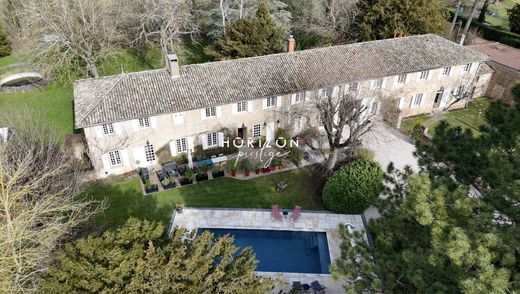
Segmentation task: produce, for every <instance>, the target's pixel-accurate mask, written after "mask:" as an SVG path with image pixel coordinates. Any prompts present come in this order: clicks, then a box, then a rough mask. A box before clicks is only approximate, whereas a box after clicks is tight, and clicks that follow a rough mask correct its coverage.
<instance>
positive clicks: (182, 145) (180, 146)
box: [176, 138, 188, 153]
mask: <svg viewBox="0 0 520 294" xmlns="http://www.w3.org/2000/svg"><path fill="white" fill-rule="evenodd" d="M176 143H177V153H182V152H187V151H188V144H187V142H186V138H182V139H177V141H176Z"/></svg>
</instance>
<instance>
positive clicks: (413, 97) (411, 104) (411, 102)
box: [410, 95, 415, 108]
mask: <svg viewBox="0 0 520 294" xmlns="http://www.w3.org/2000/svg"><path fill="white" fill-rule="evenodd" d="M414 99H415V95H414V96H412V99H410V108H412V107H413V100H414Z"/></svg>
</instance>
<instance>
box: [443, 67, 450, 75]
mask: <svg viewBox="0 0 520 294" xmlns="http://www.w3.org/2000/svg"><path fill="white" fill-rule="evenodd" d="M450 72H451V66H447V67H445V68H443V69H442V75H443V76H449V75H450Z"/></svg>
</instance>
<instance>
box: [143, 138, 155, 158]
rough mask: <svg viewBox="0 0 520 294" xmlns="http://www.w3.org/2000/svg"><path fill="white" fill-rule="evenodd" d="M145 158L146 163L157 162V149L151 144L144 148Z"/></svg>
mask: <svg viewBox="0 0 520 294" xmlns="http://www.w3.org/2000/svg"><path fill="white" fill-rule="evenodd" d="M144 156H145V158H146V162H154V161H155V148H154V147H153V145H152V144H150V143H149V142H148V143H146V146H144Z"/></svg>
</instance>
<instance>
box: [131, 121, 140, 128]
mask: <svg viewBox="0 0 520 294" xmlns="http://www.w3.org/2000/svg"><path fill="white" fill-rule="evenodd" d="M132 126H133V127H134V131H138V130H139V120H138V119H134V120H132Z"/></svg>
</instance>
